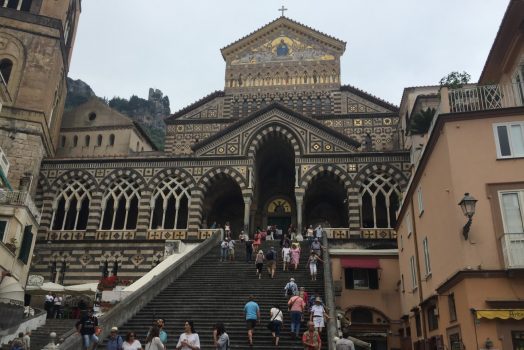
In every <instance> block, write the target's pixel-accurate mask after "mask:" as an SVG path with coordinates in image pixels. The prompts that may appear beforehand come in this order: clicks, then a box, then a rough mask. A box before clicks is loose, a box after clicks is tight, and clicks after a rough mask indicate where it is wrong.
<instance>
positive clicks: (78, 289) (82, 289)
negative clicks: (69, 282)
mask: <svg viewBox="0 0 524 350" xmlns="http://www.w3.org/2000/svg"><path fill="white" fill-rule="evenodd" d="M64 289H65V292H66V294H67V293H68V292H75V293H82V294H85V293H96V291H97V289H98V283H84V284H76V285H74V286H66V287H64Z"/></svg>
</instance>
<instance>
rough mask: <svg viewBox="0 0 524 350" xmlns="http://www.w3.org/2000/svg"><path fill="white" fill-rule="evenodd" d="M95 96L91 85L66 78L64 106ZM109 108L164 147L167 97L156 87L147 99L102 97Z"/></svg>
mask: <svg viewBox="0 0 524 350" xmlns="http://www.w3.org/2000/svg"><path fill="white" fill-rule="evenodd" d="M93 96H96V94H95V93H94V92H93V90H92V89H91V87H90V86H89V85H88V84H86V83H85V82H83V81H82V80H80V79H78V80H73V79H70V78H67V99H66V108H74V107H76V106H78V105H80V104H82V103H84V102H86V101H87V100H88V99H89V98H91V97H93ZM103 100H104V101H105V102H106V103H107V104H108V105H109V106H110V107H111V108H114V109H116V110H117V111H119V112H120V113H123V114H125V115H127V116H128V117H130V118H131V119H133V120H135V121H136V122H138V123H139V124H140V125H141V126H142V127H143V128H144V129H145V130H146V132H147V133H148V134H149V136H150V137H151V140H152V141H153V142H155V144H156V145H157V147H159V148H160V149H163V148H164V139H165V124H164V119H165V118H167V117H168V116H169V115H170V113H171V110H170V106H169V97H167V96H164V94H163V93H162V91H160V90H158V89H152V88H151V89H149V94H148V99H147V100H146V99H143V98H140V97H138V96H136V95H133V96H131V97H130V98H129V99H125V98H121V97H113V98H112V99H110V100H107V99H106V98H104V99H103Z"/></svg>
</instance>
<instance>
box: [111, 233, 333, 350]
mask: <svg viewBox="0 0 524 350" xmlns="http://www.w3.org/2000/svg"><path fill="white" fill-rule="evenodd" d="M271 245H272V246H274V247H275V250H276V251H277V252H280V249H279V242H278V241H268V242H264V243H263V244H262V246H261V249H262V250H264V253H266V251H267V250H268V248H269V247H270V246H271ZM219 250H220V248H219V247H218V246H217V248H216V249H213V250H211V251H210V252H209V253H208V254H207V255H205V256H204V257H203V258H201V259H200V260H199V261H198V262H196V263H195V264H194V265H193V266H191V268H190V269H189V270H188V271H187V272H186V273H185V274H184V275H183V276H182V277H181V278H179V279H178V280H176V281H175V282H174V283H173V284H171V285H170V286H169V287H168V288H166V289H165V290H163V291H162V292H161V293H160V294H159V295H158V296H157V297H156V298H155V299H154V300H152V301H151V302H150V303H149V304H147V305H146V306H145V307H144V308H143V309H142V310H141V311H140V312H138V313H137V314H136V315H135V316H134V317H133V318H132V319H130V320H129V321H128V322H127V323H126V324H125V325H123V326H121V327H119V328H120V331H119V333H120V335H122V337H125V334H126V333H127V332H129V331H133V332H135V333H136V334H137V338H138V339H139V340H140V341H141V342H142V345H143V346H145V344H144V343H143V342H144V340H145V338H146V334H147V332H148V330H149V327H150V326H151V324H152V322H153V320H155V319H158V318H162V319H164V320H165V324H166V325H165V330H166V332H167V334H168V343H167V349H174V348H175V347H176V344H177V342H178V338H179V336H180V334H181V333H182V332H183V324H184V321H185V320H187V319H191V320H193V321H194V324H195V329H196V331H197V333H198V334H199V337H200V342H201V349H214V347H213V340H212V327H213V324H215V323H217V322H223V323H224V324H225V327H226V331H227V332H228V334H229V336H230V340H231V349H249V346H248V343H247V329H246V323H245V318H244V313H243V308H244V304H245V303H246V302H247V301H248V296H249V295H250V294H253V295H254V296H255V298H256V302H257V303H258V304H259V306H260V311H261V317H262V320H261V323H260V325H259V326H257V328H256V329H255V333H254V338H253V342H254V346H253V347H252V349H273V348H275V346H274V345H273V344H272V337H271V333H270V332H269V330H268V329H267V328H266V324H267V323H268V322H269V321H270V317H269V310H270V308H271V306H272V305H274V304H278V305H280V306H281V308H282V311H283V313H284V326H283V330H282V334H281V338H280V344H279V348H280V349H283V350H284V349H303V346H302V345H301V341H300V340H298V339H297V340H294V339H292V338H291V335H290V318H289V313H288V311H287V306H286V303H287V298H286V296H285V295H284V286H285V285H286V283H287V282H288V281H289V279H290V278H291V277H294V278H295V280H296V282H297V284H298V285H299V287H305V288H306V291H307V292H308V293H310V295H311V293H313V292H315V291H317V292H319V293H320V294H321V295H322V296H323V278H322V266H321V265H320V266H319V275H318V276H317V280H316V281H311V280H310V276H309V269H306V261H307V256H308V255H309V249H308V247H307V243H306V242H303V243H302V254H301V260H300V265H299V269H298V270H297V271H296V272H295V271H294V272H290V271H288V272H283V271H282V263H281V259H280V257H279V260H278V265H277V267H278V268H277V273H276V276H275V278H274V279H271V278H270V277H269V276H268V274H267V272H266V271H264V272H265V273H264V276H263V277H262V279H260V280H259V279H258V278H257V277H256V273H255V265H254V262H251V263H246V262H245V254H244V253H245V249H244V245H237V247H236V249H235V250H236V260H235V261H233V262H230V261H227V262H220V259H219ZM264 268H265V266H264ZM307 316H308V315H306V319H307ZM107 326H109V327H110V325H107ZM304 331H305V325H304V324H303V326H302V327H301V334H302V333H303V332H304ZM325 339H326V330H324V331H323V342H325ZM323 348H325V347H324V346H323Z"/></svg>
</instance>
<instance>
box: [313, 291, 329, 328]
mask: <svg viewBox="0 0 524 350" xmlns="http://www.w3.org/2000/svg"><path fill="white" fill-rule="evenodd" d="M324 318H326V319H329V315H328V314H327V312H326V309H324V305H322V300H321V299H320V298H316V299H315V305H313V306H312V307H311V312H310V313H309V320H310V321H311V322H313V324H314V325H315V329H316V330H317V331H318V333H319V334H320V333H322V329H323V328H324Z"/></svg>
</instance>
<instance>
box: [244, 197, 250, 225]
mask: <svg viewBox="0 0 524 350" xmlns="http://www.w3.org/2000/svg"><path fill="white" fill-rule="evenodd" d="M250 213H251V196H244V233H247V234H249V216H250Z"/></svg>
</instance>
